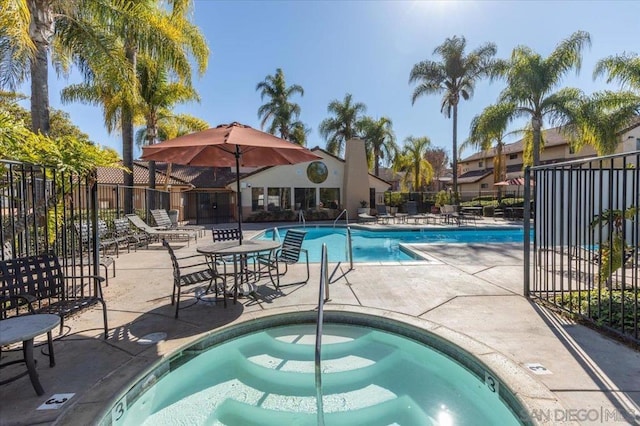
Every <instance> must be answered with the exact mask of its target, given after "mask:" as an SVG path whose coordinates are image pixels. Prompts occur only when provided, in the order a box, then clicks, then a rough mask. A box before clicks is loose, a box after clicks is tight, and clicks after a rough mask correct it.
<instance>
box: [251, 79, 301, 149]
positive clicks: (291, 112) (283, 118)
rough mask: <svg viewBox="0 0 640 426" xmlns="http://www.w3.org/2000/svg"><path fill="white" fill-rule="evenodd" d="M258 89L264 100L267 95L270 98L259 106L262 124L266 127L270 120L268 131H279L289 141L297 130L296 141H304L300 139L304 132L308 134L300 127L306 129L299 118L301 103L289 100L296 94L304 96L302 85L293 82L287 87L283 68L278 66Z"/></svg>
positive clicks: (274, 132)
mask: <svg viewBox="0 0 640 426" xmlns="http://www.w3.org/2000/svg"><path fill="white" fill-rule="evenodd" d="M258 90H259V91H260V99H261V100H264V98H265V97H266V98H268V101H267V103H265V104H264V105H262V106H260V108H258V118H261V119H262V122H261V123H260V126H261V127H262V128H263V129H264V127H265V125H266V124H267V123H268V122H270V124H269V128H268V129H267V131H268V132H269V133H271V134H272V135H275V134H276V133H278V134H279V136H280V137H281V138H282V139H286V140H288V141H291V140H293V138H294V132H296V131H297V133H296V135H295V136H296V142H304V140H302V141H300V140H299V139H300V136H301V135H302V134H304V135H305V136H306V132H304V131H303V132H302V133H301V132H300V129H302V130H306V128H305V127H304V124H302V123H301V122H300V121H299V120H298V118H299V117H300V105H298V104H296V103H294V102H291V101H290V100H289V99H290V98H291V97H292V96H293V95H295V94H299V95H300V96H304V89H303V88H302V86H300V85H299V84H293V85H291V86H289V87H287V83H286V81H285V79H284V73H283V72H282V69H281V68H278V69H276V73H275V74H274V75H268V76H267V77H266V78H265V79H264V81H261V82H260V83H258V84H257V85H256V91H258ZM296 128H297V130H296ZM301 145H304V143H301Z"/></svg>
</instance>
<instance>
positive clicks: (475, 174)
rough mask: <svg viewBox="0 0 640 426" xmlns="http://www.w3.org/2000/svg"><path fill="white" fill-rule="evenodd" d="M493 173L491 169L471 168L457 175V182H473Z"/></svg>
mask: <svg viewBox="0 0 640 426" xmlns="http://www.w3.org/2000/svg"><path fill="white" fill-rule="evenodd" d="M492 173H493V169H491V170H489V169H484V170H472V171H470V172H467V173H465V174H463V175H462V176H459V177H458V183H473V182H477V181H479V180H480V179H484V178H485V177H487V176H489V175H490V174H492Z"/></svg>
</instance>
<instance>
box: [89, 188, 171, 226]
mask: <svg viewBox="0 0 640 426" xmlns="http://www.w3.org/2000/svg"><path fill="white" fill-rule="evenodd" d="M169 196H170V194H169V192H167V191H161V190H157V189H150V188H143V187H131V186H124V185H110V184H102V183H101V184H98V186H97V199H98V215H99V217H100V218H101V219H104V220H106V221H107V222H110V221H112V220H113V219H117V218H121V217H124V214H126V213H136V214H137V215H138V216H140V217H141V218H143V219H144V220H145V221H146V222H147V223H149V224H152V223H153V219H152V217H151V214H150V213H149V212H150V211H151V210H153V209H165V210H169V208H170V202H169ZM127 197H131V199H132V200H133V204H132V207H133V210H132V211H131V212H127V211H125V199H127Z"/></svg>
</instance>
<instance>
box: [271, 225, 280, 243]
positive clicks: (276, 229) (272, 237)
mask: <svg viewBox="0 0 640 426" xmlns="http://www.w3.org/2000/svg"><path fill="white" fill-rule="evenodd" d="M276 237H277V238H276ZM271 239H272V240H273V241H279V242H282V237H281V236H280V231H278V228H277V227H274V228H273V233H272V234H271Z"/></svg>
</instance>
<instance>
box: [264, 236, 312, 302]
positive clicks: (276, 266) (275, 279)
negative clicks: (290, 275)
mask: <svg viewBox="0 0 640 426" xmlns="http://www.w3.org/2000/svg"><path fill="white" fill-rule="evenodd" d="M306 235H307V232H306V231H297V230H294V229H289V230H288V231H287V234H286V235H285V236H284V240H283V241H282V246H281V247H280V248H279V249H277V250H275V251H274V252H270V253H269V254H268V255H258V256H257V257H256V261H257V262H258V265H259V267H262V266H264V267H266V268H267V272H268V273H269V278H270V279H271V282H272V283H273V285H274V286H275V287H276V290H280V287H281V286H289V285H294V284H306V283H307V281H309V253H308V252H307V250H306V249H304V248H302V242H303V240H304V237H305V236H306ZM301 253H304V256H305V263H306V268H307V275H306V277H305V279H304V280H302V281H296V282H291V283H287V284H282V283H280V277H281V276H283V275H285V274H286V273H287V271H288V267H289V265H293V264H295V263H297V262H298V260H300V254H301ZM281 265H283V266H284V270H283V271H281V270H280V267H281ZM259 272H261V270H259Z"/></svg>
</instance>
